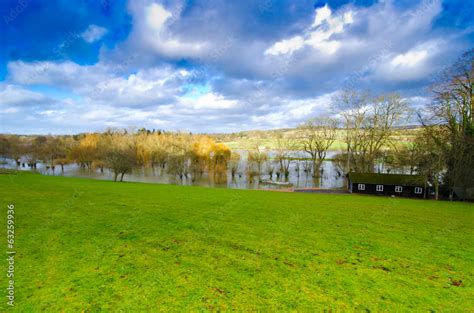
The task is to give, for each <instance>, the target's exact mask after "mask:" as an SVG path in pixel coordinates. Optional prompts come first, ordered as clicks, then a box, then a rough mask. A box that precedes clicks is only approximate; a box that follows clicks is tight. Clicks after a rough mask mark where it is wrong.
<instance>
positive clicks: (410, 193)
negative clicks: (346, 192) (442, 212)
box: [351, 183, 424, 199]
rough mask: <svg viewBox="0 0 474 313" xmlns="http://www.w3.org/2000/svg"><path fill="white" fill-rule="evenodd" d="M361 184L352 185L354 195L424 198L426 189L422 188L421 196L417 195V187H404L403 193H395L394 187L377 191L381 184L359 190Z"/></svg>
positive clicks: (370, 185)
mask: <svg viewBox="0 0 474 313" xmlns="http://www.w3.org/2000/svg"><path fill="white" fill-rule="evenodd" d="M358 185H359V183H352V184H351V187H352V192H353V193H362V194H370V195H384V196H392V195H394V196H398V197H410V198H421V199H422V198H423V196H424V188H423V187H421V186H419V187H420V188H422V192H421V194H416V193H415V188H416V187H415V186H402V187H403V189H402V192H395V187H396V186H394V185H383V186H384V187H383V191H377V185H380V184H365V190H359V188H358Z"/></svg>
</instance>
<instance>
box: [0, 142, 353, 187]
mask: <svg viewBox="0 0 474 313" xmlns="http://www.w3.org/2000/svg"><path fill="white" fill-rule="evenodd" d="M336 153H337V152H328V158H331V157H332V156H334V155H335V154H336ZM239 154H240V155H241V156H242V159H241V161H240V165H239V170H238V171H237V174H236V175H235V177H233V178H232V175H231V172H230V170H228V172H227V173H226V174H224V175H221V176H219V177H214V176H213V175H209V174H206V173H204V174H203V175H202V177H190V176H188V177H187V178H183V179H180V178H179V177H178V176H176V175H172V174H169V173H167V171H166V169H160V168H155V169H151V168H137V169H135V170H133V172H132V173H130V174H126V175H125V176H124V181H131V182H144V183H159V184H177V185H195V186H205V187H218V188H219V187H220V188H236V189H285V188H343V187H344V186H345V179H344V176H343V175H341V173H340V172H339V171H338V170H337V168H336V166H335V164H334V163H333V162H332V161H325V162H323V165H322V174H321V177H320V178H319V179H315V178H313V177H312V175H311V174H310V173H306V172H304V170H303V164H302V162H303V161H299V162H300V164H299V170H297V168H298V166H297V162H298V161H293V162H292V163H291V164H290V175H289V177H288V179H285V178H284V177H280V178H277V176H276V175H275V174H273V176H272V177H271V178H270V176H269V175H268V174H267V171H266V170H265V169H266V168H267V167H268V164H272V165H273V167H275V168H276V167H277V165H276V164H274V161H273V160H272V152H270V153H269V155H270V159H269V161H267V164H266V165H264V166H263V170H262V174H261V175H260V177H253V178H252V177H249V176H248V175H247V174H246V171H245V169H246V168H247V157H246V152H242V151H240V152H239ZM299 155H301V154H299ZM5 162H6V163H5V164H2V165H0V167H3V168H10V169H18V170H25V171H30V170H32V169H30V168H28V166H26V165H25V166H19V167H17V166H16V164H15V162H14V161H13V160H8V159H7V160H5ZM36 171H37V172H39V173H41V174H43V175H55V176H68V177H86V178H93V179H101V180H113V178H114V176H113V173H112V172H111V171H109V170H107V169H104V171H103V172H101V171H100V170H99V169H96V170H95V169H94V170H88V169H84V168H81V167H80V166H79V165H77V164H68V165H65V166H64V172H62V171H61V167H60V166H56V168H55V171H54V172H53V171H52V170H51V169H47V168H46V166H45V165H44V164H42V163H38V164H37V169H36Z"/></svg>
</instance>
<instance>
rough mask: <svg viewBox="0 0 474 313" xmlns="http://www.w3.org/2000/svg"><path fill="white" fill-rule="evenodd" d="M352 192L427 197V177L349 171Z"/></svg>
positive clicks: (349, 185) (349, 184)
mask: <svg viewBox="0 0 474 313" xmlns="http://www.w3.org/2000/svg"><path fill="white" fill-rule="evenodd" d="M348 189H349V192H351V193H364V194H372V195H385V196H399V197H412V198H426V197H427V192H426V179H425V178H424V177H423V176H419V175H401V174H376V173H349V175H348Z"/></svg>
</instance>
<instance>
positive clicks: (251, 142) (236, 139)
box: [209, 126, 421, 150]
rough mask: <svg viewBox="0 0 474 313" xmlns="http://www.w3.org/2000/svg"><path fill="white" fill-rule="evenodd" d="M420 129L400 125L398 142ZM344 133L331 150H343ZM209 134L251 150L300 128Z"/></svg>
mask: <svg viewBox="0 0 474 313" xmlns="http://www.w3.org/2000/svg"><path fill="white" fill-rule="evenodd" d="M420 129H421V127H420V126H403V127H398V128H397V129H396V131H395V134H394V137H395V138H396V140H397V142H400V143H410V142H412V141H413V139H414V137H415V136H416V134H417V132H419V131H420ZM344 134H345V132H344V129H340V130H339V132H338V139H337V140H336V142H335V143H334V145H333V146H332V147H331V150H341V149H344V148H345V143H344ZM209 136H211V137H213V138H214V139H215V140H216V141H218V142H222V143H225V144H226V145H227V146H229V147H230V148H231V149H235V150H249V149H253V148H255V147H256V146H264V147H266V148H268V149H274V148H276V139H277V138H278V137H280V136H283V137H284V138H289V137H297V136H298V129H297V128H280V129H272V130H249V131H241V132H235V133H220V134H209Z"/></svg>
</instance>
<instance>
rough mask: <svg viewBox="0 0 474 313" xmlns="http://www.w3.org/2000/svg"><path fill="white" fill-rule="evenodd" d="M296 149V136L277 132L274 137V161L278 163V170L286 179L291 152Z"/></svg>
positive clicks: (288, 174) (288, 172) (288, 173)
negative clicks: (285, 135)
mask: <svg viewBox="0 0 474 313" xmlns="http://www.w3.org/2000/svg"><path fill="white" fill-rule="evenodd" d="M297 149H298V141H297V138H294V137H293V136H287V137H284V136H283V135H282V134H278V136H277V138H276V149H275V152H276V154H275V161H276V162H277V163H278V170H277V171H278V172H279V173H281V174H282V175H284V177H285V178H286V179H288V177H289V176H290V165H291V162H292V159H291V153H292V152H293V151H295V150H297Z"/></svg>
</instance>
